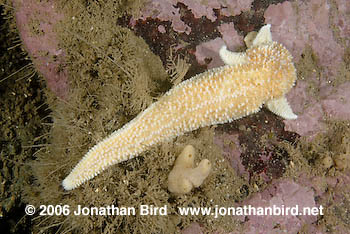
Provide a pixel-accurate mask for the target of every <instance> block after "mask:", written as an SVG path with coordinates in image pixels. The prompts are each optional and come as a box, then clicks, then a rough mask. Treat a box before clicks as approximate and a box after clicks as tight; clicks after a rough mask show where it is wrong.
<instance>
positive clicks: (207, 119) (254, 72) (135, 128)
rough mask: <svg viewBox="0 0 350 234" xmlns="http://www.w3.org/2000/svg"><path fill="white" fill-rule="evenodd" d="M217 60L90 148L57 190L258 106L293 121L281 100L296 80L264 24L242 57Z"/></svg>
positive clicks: (287, 55) (231, 54) (224, 52)
mask: <svg viewBox="0 0 350 234" xmlns="http://www.w3.org/2000/svg"><path fill="white" fill-rule="evenodd" d="M220 56H221V58H222V60H223V61H224V62H225V64H227V65H225V66H222V67H218V68H214V69H211V70H208V71H207V72H204V73H202V74H199V75H196V76H194V77H192V78H191V79H189V80H186V81H184V82H182V83H180V84H179V85H177V86H175V87H174V88H173V89H171V90H169V91H168V92H167V93H166V94H165V95H164V96H163V97H161V98H160V99H159V101H158V102H156V103H153V104H152V105H150V106H149V107H148V108H147V109H146V110H145V111H143V112H142V113H140V114H139V115H138V116H137V117H136V118H135V119H133V120H132V121H130V122H129V123H128V124H126V125H125V126H123V127H122V128H121V129H119V130H117V131H115V132H114V133H112V134H111V135H110V136H109V137H107V138H106V139H104V140H103V141H101V142H99V143H98V144H97V145H95V146H94V147H93V148H91V149H90V150H89V152H87V154H86V155H85V156H84V157H83V159H82V160H81V161H80V162H79V163H78V165H76V167H75V168H74V169H73V170H72V172H71V173H70V174H69V175H68V176H67V177H66V178H65V179H64V180H63V183H62V185H63V187H64V188H65V189H66V190H71V189H74V188H76V187H78V186H79V185H81V184H82V183H83V182H85V181H87V180H89V179H91V178H93V177H94V176H96V175H97V174H99V173H100V172H102V171H103V170H105V169H106V168H107V167H109V166H111V165H113V164H116V163H119V162H122V161H125V160H128V159H130V158H133V157H135V156H137V155H138V154H140V153H141V152H143V151H145V150H147V149H149V147H151V146H153V145H156V144H158V143H160V142H162V141H166V140H170V139H172V138H174V137H176V136H179V135H182V134H183V133H185V132H189V131H192V130H195V129H198V128H200V127H204V126H209V125H213V124H218V123H227V122H231V121H232V120H235V119H239V118H241V117H244V116H247V115H249V114H252V113H255V112H257V111H259V110H260V108H261V107H262V105H263V104H266V106H267V107H268V108H269V109H270V110H271V111H272V112H274V113H276V114H277V115H280V116H282V117H284V118H287V119H295V118H296V117H297V116H296V115H295V114H294V113H293V112H292V110H291V108H290V107H289V105H288V102H287V100H286V98H285V97H284V95H285V94H286V93H287V92H288V91H289V90H290V89H291V88H292V87H293V85H294V82H295V80H296V72H295V68H294V65H293V62H292V56H291V55H290V53H289V52H288V50H287V49H286V48H285V47H284V46H282V45H281V44H278V43H277V42H273V41H272V38H271V32H270V25H266V26H264V27H262V28H261V29H260V31H259V32H258V34H257V36H256V37H255V39H254V40H253V42H252V45H251V46H250V48H248V50H247V51H246V52H245V53H234V52H230V51H228V50H227V49H226V47H223V48H221V50H220Z"/></svg>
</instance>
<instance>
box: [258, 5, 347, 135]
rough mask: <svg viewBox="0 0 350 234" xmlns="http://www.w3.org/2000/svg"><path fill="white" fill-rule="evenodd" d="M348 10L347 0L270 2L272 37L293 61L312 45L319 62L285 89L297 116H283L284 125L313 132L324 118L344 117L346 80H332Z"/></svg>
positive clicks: (267, 18)
mask: <svg viewBox="0 0 350 234" xmlns="http://www.w3.org/2000/svg"><path fill="white" fill-rule="evenodd" d="M349 9H350V2H349V1H346V0H337V1H329V0H311V1H298V2H289V1H288V2H284V3H282V4H277V5H271V6H269V7H268V9H267V10H266V11H265V15H264V16H265V23H270V24H271V25H272V27H271V31H272V36H273V39H274V40H276V41H279V42H281V43H283V44H284V45H285V46H286V47H287V48H288V49H289V50H290V51H291V53H292V54H293V56H294V60H295V62H296V63H297V62H298V61H300V59H301V56H302V55H303V53H304V52H305V49H306V48H311V49H312V53H313V54H314V55H316V59H315V60H316V63H317V66H318V67H317V69H316V70H317V71H316V70H315V71H314V72H313V73H312V74H308V76H307V77H299V80H298V81H297V85H296V87H295V88H293V89H292V90H291V92H290V93H289V94H288V99H289V100H290V103H291V106H292V108H293V109H294V110H295V112H296V113H297V114H298V116H299V117H298V119H297V120H286V121H285V124H286V130H288V131H294V132H297V133H298V134H300V135H302V136H314V135H315V134H317V132H319V131H321V130H322V129H324V127H325V125H324V120H325V119H341V120H349V117H350V115H349V113H348V110H349V109H350V102H348V101H347V100H346V99H347V98H348V92H349V87H350V83H346V82H345V83H344V84H341V85H339V86H338V85H333V82H334V81H335V80H336V79H338V78H339V76H343V75H344V72H343V75H342V74H341V73H340V72H339V70H340V68H341V66H343V65H344V56H345V51H346V49H347V46H348V45H349V35H350V27H349V23H350V17H349ZM343 80H345V79H343Z"/></svg>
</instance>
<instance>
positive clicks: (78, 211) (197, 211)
mask: <svg viewBox="0 0 350 234" xmlns="http://www.w3.org/2000/svg"><path fill="white" fill-rule="evenodd" d="M38 208H39V210H38V214H39V215H40V216H53V215H63V216H67V215H70V214H73V215H82V216H88V215H93V216H99V215H100V216H109V215H115V216H131V215H168V207H167V206H166V205H165V206H160V207H157V206H154V205H140V206H138V207H118V206H114V205H108V206H101V207H88V206H82V205H78V206H77V207H74V208H72V207H70V206H69V205H40V206H39V207H38ZM177 211H178V214H179V215H184V216H188V215H191V216H198V215H202V216H214V218H219V217H220V216H227V215H230V216H236V215H237V216H242V215H243V216H247V215H257V216H268V215H286V216H288V215H293V216H296V215H323V207H322V206H319V207H317V206H315V207H299V206H298V205H295V206H284V205H281V206H276V205H273V206H269V207H255V206H251V205H245V206H238V207H220V206H217V205H216V206H213V207H178V208H177ZM25 212H26V214H27V215H34V214H35V213H36V207H34V206H33V205H27V206H26V207H25Z"/></svg>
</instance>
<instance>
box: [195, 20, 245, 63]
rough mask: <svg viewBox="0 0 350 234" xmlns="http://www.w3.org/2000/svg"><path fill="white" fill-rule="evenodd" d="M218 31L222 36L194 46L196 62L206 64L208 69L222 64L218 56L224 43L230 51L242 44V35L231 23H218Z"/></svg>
mask: <svg viewBox="0 0 350 234" xmlns="http://www.w3.org/2000/svg"><path fill="white" fill-rule="evenodd" d="M218 31H219V32H220V33H221V36H222V37H217V38H215V39H213V40H210V41H207V42H203V43H202V44H200V45H198V46H197V47H196V53H195V56H196V59H197V61H198V63H199V64H201V65H205V64H207V67H208V69H210V68H214V67H218V66H222V65H224V63H223V62H222V60H221V59H220V56H219V50H220V48H221V47H222V46H223V45H226V46H227V47H228V49H230V50H232V51H235V50H236V49H237V48H238V47H240V46H243V37H242V36H240V35H238V33H237V31H236V30H235V28H234V24H233V23H225V24H222V25H220V26H219V27H218ZM208 62H209V63H208Z"/></svg>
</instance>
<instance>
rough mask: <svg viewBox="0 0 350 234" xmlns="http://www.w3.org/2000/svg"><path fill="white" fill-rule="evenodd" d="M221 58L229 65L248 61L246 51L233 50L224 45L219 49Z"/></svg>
mask: <svg viewBox="0 0 350 234" xmlns="http://www.w3.org/2000/svg"><path fill="white" fill-rule="evenodd" d="M219 55H220V58H221V60H222V61H223V62H224V63H225V64H227V65H236V64H243V63H246V62H247V56H246V54H245V53H238V52H232V51H229V50H228V49H227V47H226V46H225V45H224V46H222V47H221V49H220V51H219Z"/></svg>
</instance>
